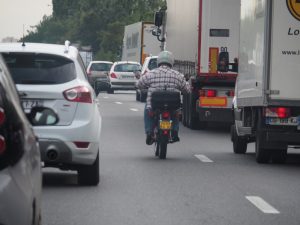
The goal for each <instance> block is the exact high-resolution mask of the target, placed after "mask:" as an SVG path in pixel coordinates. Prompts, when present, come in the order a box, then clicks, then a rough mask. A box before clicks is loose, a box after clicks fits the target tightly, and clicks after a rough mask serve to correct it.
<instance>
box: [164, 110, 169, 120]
mask: <svg viewBox="0 0 300 225" xmlns="http://www.w3.org/2000/svg"><path fill="white" fill-rule="evenodd" d="M169 117H170V112H168V111H164V112H163V113H162V118H163V119H168V118H169Z"/></svg>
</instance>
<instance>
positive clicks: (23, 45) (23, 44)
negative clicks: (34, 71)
mask: <svg viewBox="0 0 300 225" xmlns="http://www.w3.org/2000/svg"><path fill="white" fill-rule="evenodd" d="M24 26H25V25H24V24H23V43H22V47H25V46H26V45H25V40H24Z"/></svg>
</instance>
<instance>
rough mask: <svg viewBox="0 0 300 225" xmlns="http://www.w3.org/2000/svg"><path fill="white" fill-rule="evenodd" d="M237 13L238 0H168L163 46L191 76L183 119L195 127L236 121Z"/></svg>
mask: <svg viewBox="0 0 300 225" xmlns="http://www.w3.org/2000/svg"><path fill="white" fill-rule="evenodd" d="M239 17H240V0H189V1H182V0H167V10H166V27H165V30H166V45H165V46H166V50H169V51H171V52H172V53H173V54H174V57H175V65H174V68H175V69H177V70H179V71H180V72H182V73H184V75H186V77H187V78H189V77H190V78H189V83H190V84H191V86H192V88H193V89H192V90H193V91H192V93H191V94H187V95H184V96H183V110H182V116H183V118H182V122H183V124H184V125H185V126H187V127H190V128H191V129H203V128H205V127H206V125H207V124H209V123H212V122H214V123H215V122H217V123H232V122H233V116H232V111H231V104H232V99H233V96H234V85H235V81H236V77H237V57H238V40H239ZM191 75H192V76H191Z"/></svg>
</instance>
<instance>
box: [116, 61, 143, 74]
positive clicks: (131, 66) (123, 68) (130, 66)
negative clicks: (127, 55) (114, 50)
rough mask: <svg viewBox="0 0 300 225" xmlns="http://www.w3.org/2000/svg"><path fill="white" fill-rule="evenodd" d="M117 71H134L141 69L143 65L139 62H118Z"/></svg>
mask: <svg viewBox="0 0 300 225" xmlns="http://www.w3.org/2000/svg"><path fill="white" fill-rule="evenodd" d="M114 70H115V72H134V71H138V70H141V66H140V65H138V64H129V63H127V64H118V65H116V66H115V69H114Z"/></svg>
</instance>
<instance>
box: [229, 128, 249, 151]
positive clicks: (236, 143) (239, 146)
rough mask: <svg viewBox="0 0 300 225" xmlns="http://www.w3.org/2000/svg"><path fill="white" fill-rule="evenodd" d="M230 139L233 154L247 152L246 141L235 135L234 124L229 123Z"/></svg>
mask: <svg viewBox="0 0 300 225" xmlns="http://www.w3.org/2000/svg"><path fill="white" fill-rule="evenodd" d="M231 140H232V143H233V152H234V153H235V154H245V153H246V152H247V141H246V139H245V138H243V137H239V136H238V135H237V132H236V128H235V125H231Z"/></svg>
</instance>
